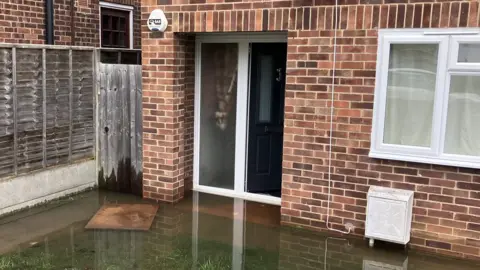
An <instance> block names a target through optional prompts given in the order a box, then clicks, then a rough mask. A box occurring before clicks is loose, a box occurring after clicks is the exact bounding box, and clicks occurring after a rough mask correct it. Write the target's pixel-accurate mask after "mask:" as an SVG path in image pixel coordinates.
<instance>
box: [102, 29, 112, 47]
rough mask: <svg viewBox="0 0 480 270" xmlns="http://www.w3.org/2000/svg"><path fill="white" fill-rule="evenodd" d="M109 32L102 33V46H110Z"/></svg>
mask: <svg viewBox="0 0 480 270" xmlns="http://www.w3.org/2000/svg"><path fill="white" fill-rule="evenodd" d="M111 34H112V33H111V32H108V31H102V46H110V45H111V44H110V38H111Z"/></svg>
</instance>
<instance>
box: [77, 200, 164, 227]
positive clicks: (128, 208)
mask: <svg viewBox="0 0 480 270" xmlns="http://www.w3.org/2000/svg"><path fill="white" fill-rule="evenodd" d="M157 210H158V205H150V204H114V205H104V206H102V208H100V210H98V211H97V213H96V214H95V215H94V216H93V217H92V219H90V221H89V222H88V224H87V226H85V229H113V230H139V231H148V230H149V229H150V226H152V222H153V219H154V218H155V215H156V213H157Z"/></svg>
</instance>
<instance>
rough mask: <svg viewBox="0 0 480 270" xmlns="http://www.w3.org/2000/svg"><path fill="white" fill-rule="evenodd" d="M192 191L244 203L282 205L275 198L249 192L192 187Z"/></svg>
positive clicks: (280, 200)
mask: <svg viewBox="0 0 480 270" xmlns="http://www.w3.org/2000/svg"><path fill="white" fill-rule="evenodd" d="M193 191H197V192H203V193H209V194H214V195H219V196H224V197H231V198H238V199H242V200H246V201H253V202H259V203H264V204H271V205H278V206H280V205H281V204H282V199H281V198H278V197H275V196H270V195H264V194H255V193H249V192H238V191H235V190H231V189H225V188H216V187H207V186H194V187H193Z"/></svg>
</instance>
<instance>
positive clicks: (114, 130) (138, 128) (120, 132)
mask: <svg viewBox="0 0 480 270" xmlns="http://www.w3.org/2000/svg"><path fill="white" fill-rule="evenodd" d="M98 71H99V76H98V80H99V91H100V93H99V100H98V125H99V126H98V136H99V140H98V143H99V145H98V153H97V157H98V162H99V172H98V185H99V187H100V188H104V189H108V190H112V191H121V192H127V193H133V194H137V195H141V194H142V66H141V65H121V64H99V67H98Z"/></svg>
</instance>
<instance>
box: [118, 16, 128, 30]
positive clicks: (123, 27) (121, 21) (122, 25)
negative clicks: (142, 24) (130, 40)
mask: <svg viewBox="0 0 480 270" xmlns="http://www.w3.org/2000/svg"><path fill="white" fill-rule="evenodd" d="M118 23H119V27H118V29H119V30H120V31H125V30H126V29H127V28H126V20H125V18H119V20H118Z"/></svg>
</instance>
